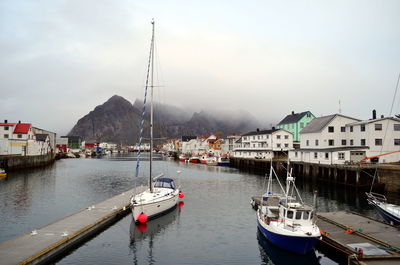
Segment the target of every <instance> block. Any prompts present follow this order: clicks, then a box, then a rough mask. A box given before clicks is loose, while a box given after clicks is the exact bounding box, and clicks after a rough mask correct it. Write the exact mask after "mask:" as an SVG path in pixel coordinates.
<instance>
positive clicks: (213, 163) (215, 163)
mask: <svg viewBox="0 0 400 265" xmlns="http://www.w3.org/2000/svg"><path fill="white" fill-rule="evenodd" d="M207 166H218V161H217V157H215V156H213V157H210V159H208V160H207Z"/></svg>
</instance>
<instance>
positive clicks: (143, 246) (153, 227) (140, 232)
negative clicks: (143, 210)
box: [129, 204, 183, 264]
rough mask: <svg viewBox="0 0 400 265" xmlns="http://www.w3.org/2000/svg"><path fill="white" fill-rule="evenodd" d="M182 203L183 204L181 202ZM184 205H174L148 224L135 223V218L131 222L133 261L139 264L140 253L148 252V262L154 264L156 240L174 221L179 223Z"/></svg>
mask: <svg viewBox="0 0 400 265" xmlns="http://www.w3.org/2000/svg"><path fill="white" fill-rule="evenodd" d="M180 205H182V204H180ZM182 208H183V207H178V206H176V207H174V208H173V209H172V210H171V211H170V212H168V213H166V214H164V215H162V216H160V217H158V218H156V219H153V220H151V221H149V222H147V223H146V224H135V222H134V220H133V218H132V221H131V224H130V229H129V234H130V245H129V247H130V249H131V250H132V253H133V263H134V264H139V260H140V253H141V254H143V253H147V257H145V258H146V260H147V263H148V264H154V263H155V261H156V260H155V257H154V242H155V240H157V237H158V236H162V234H163V233H165V231H166V230H167V229H168V226H170V225H171V224H172V223H174V222H175V221H177V222H178V223H179V213H180V211H181V210H182Z"/></svg>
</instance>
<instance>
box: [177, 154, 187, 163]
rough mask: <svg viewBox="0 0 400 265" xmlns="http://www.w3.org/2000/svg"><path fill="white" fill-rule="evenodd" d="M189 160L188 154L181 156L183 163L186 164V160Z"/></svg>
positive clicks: (180, 159)
mask: <svg viewBox="0 0 400 265" xmlns="http://www.w3.org/2000/svg"><path fill="white" fill-rule="evenodd" d="M188 159H189V156H187V155H186V154H180V155H179V161H181V162H186V160H188Z"/></svg>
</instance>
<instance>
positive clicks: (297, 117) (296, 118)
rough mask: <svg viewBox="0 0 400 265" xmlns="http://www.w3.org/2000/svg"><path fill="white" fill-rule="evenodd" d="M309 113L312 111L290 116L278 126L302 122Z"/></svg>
mask: <svg viewBox="0 0 400 265" xmlns="http://www.w3.org/2000/svg"><path fill="white" fill-rule="evenodd" d="M309 112H310V111H304V112H300V113H292V114H289V115H287V116H286V117H285V118H284V119H283V120H281V122H280V123H278V125H281V124H291V123H296V122H298V121H299V120H301V119H302V118H303V117H304V115H306V114H307V113H309Z"/></svg>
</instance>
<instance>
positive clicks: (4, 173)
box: [0, 168, 7, 179]
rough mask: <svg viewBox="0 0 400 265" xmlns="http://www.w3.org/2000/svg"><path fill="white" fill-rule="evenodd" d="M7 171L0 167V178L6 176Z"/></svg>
mask: <svg viewBox="0 0 400 265" xmlns="http://www.w3.org/2000/svg"><path fill="white" fill-rule="evenodd" d="M6 177H7V173H6V171H5V170H4V169H2V168H0V179H3V178H6Z"/></svg>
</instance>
